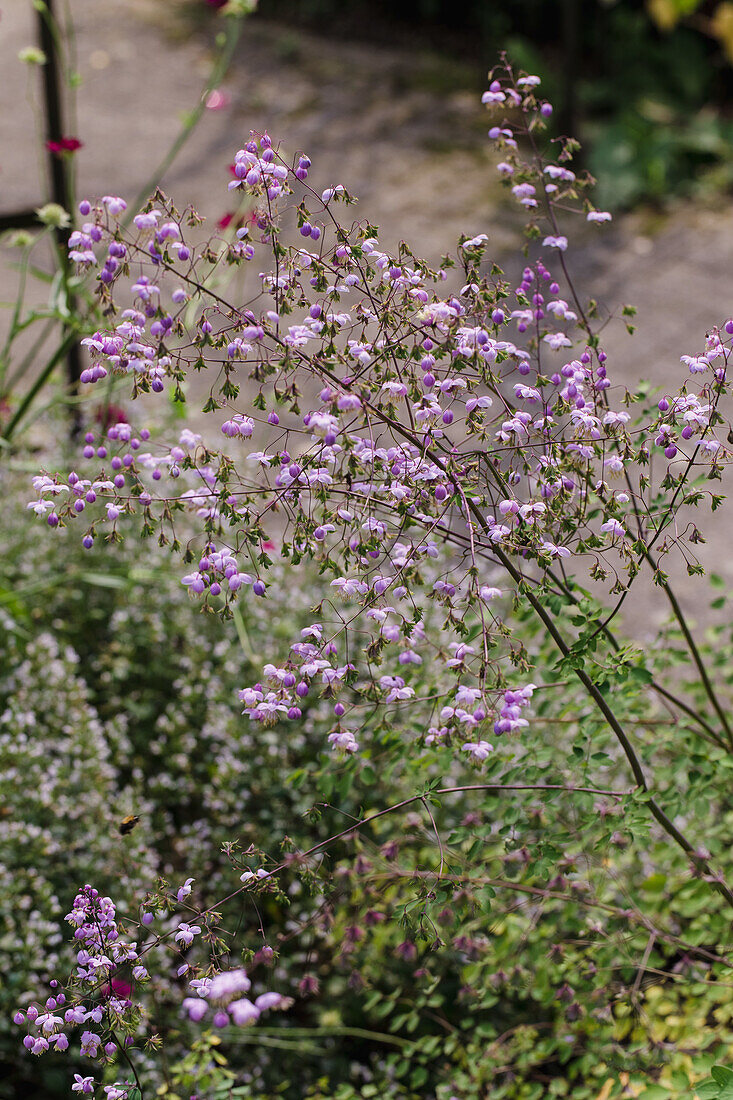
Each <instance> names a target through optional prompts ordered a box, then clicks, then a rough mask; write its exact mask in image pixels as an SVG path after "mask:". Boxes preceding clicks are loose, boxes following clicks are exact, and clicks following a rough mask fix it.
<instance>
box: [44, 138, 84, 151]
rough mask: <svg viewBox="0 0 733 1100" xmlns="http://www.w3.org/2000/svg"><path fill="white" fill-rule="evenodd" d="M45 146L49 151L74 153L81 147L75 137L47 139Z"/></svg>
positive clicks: (80, 143)
mask: <svg viewBox="0 0 733 1100" xmlns="http://www.w3.org/2000/svg"><path fill="white" fill-rule="evenodd" d="M46 148H47V149H48V151H49V152H50V153H56V155H57V156H58V155H59V154H60V153H75V152H76V150H77V149H81V148H82V142H81V141H79V139H78V138H75V137H62V138H61V140H60V141H47V142H46Z"/></svg>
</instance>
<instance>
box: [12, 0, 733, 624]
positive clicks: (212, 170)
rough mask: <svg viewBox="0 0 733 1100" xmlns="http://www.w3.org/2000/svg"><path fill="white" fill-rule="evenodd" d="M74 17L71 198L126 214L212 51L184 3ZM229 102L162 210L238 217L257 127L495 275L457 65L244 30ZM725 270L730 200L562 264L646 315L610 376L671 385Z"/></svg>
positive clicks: (499, 230) (480, 122)
mask: <svg viewBox="0 0 733 1100" xmlns="http://www.w3.org/2000/svg"><path fill="white" fill-rule="evenodd" d="M57 3H58V0H57ZM58 6H59V7H61V6H62V5H61V4H60V3H59V5H58ZM69 6H70V9H71V11H72V13H73V17H74V23H75V27H76V35H77V40H76V61H75V62H74V65H75V67H76V68H77V69H78V71H79V74H80V76H81V86H80V88H79V91H78V94H77V95H78V98H77V115H76V118H72V119H71V120H70V122H69V126H68V129H69V131H70V132H71V133H74V134H75V135H77V136H79V137H80V138H81V139H82V140H83V142H84V148H83V149H82V150H81V151H80V153H79V154H78V159H77V167H78V173H79V193H80V194H85V193H88V194H90V195H95V194H100V193H107V192H110V191H111V192H116V193H119V194H122V195H124V196H125V197H128V198H129V197H132V196H133V195H134V194H135V193H136V192H137V191H138V189H139V188H140V187H141V186H142V185H143V183H144V182H145V180H146V179H147V177H148V175H149V173H150V169H151V167H152V166H153V165H154V164H155V163H156V162H157V161H158V160H160V159H161V158H162V156H163V154H164V153H165V151H166V150H167V148H168V147H169V145H170V143H171V142H172V141H173V140H174V138H175V136H176V134H177V132H178V129H179V126H180V122H181V117H182V114H183V113H184V112H185V111H186V110H189V109H190V108H191V107H192V106H193V105H194V104H195V102H196V101H197V97H198V95H199V92H200V88H201V87H202V85H203V82H204V81H205V79H206V75H207V72H208V68H209V64H210V48H209V47H210V35H209V36H208V37H207V34H206V33H200V32H197V31H195V29H194V28H193V27H192V26H191V25H190V24H189V23H187V22H186V20H185V19H183V18H181V17H180V15H177V14H176V13H177V11H178V8H177V5H176V4H175V3H174V0H69ZM266 6H267V0H261V8H262V9H263V10H264V9H266ZM0 12H1V17H0V67H1V68H0V71H1V72H2V74H3V79H2V83H1V84H0V107H1V108H2V109H1V110H0V209H2V210H11V209H14V208H16V207H20V206H27V205H28V203H29V202H31V203H37V202H40V201H41V198H42V195H41V191H40V189H39V187H38V186H37V183H36V181H37V179H38V161H37V152H35V149H36V145H34V143H33V142H32V141H30V140H29V136H30V135H31V134H32V133H33V130H34V127H35V125H36V122H35V117H34V111H33V108H32V99H33V94H32V93H33V92H34V82H35V79H36V73H34V72H28V70H27V69H26V68H25V67H24V66H22V65H21V64H19V63H18V62H17V60H16V56H17V53H18V50H19V49H20V48H21V47H23V46H25V45H27V44H29V43H30V42H31V41H32V40H33V38H34V32H33V19H34V13H33V11H32V5H31V2H30V0H5V2H4V3H3V2H2V0H0ZM222 91H223V93H224V96H225V101H226V105H225V106H224V107H222V109H219V110H207V111H206V112H205V117H204V119H203V121H202V122H201V124H200V125H199V128H198V129H197V131H196V132H195V133H194V135H193V137H192V138H191V140H190V141H189V143H188V144H187V145H186V147H185V149H184V151H183V152H182V154H181V155H180V156H179V158H178V159H177V160H176V162H175V164H174V165H173V167H172V168H171V170H170V171H169V172H168V173H167V174H166V176H165V178H164V179H163V186H164V189H165V190H166V191H167V192H168V193H169V194H170V195H172V196H173V197H174V198H176V197H177V198H179V199H181V200H184V201H185V202H191V201H192V202H193V203H194V204H195V205H196V206H197V207H198V208H199V209H200V211H201V212H202V213H203V214H205V215H207V216H208V217H210V218H212V219H214V220H216V219H217V218H218V217H220V216H221V215H222V214H223V213H225V212H226V210H227V209H228V196H227V189H226V185H227V182H228V178H229V177H228V173H227V165H228V164H229V163H230V161H231V156H232V152H233V151H234V150H235V149H236V148H238V147H239V146H240V145H241V143H242V141H243V140H244V139H246V136H247V134H248V132H249V130H250V129H258V130H261V129H265V128H267V129H268V130H269V132H270V133H271V134H272V135H273V136H274V137H276V138H278V139H280V140H282V141H283V142H284V143H285V145H286V146H287V147H290V148H299V149H303V150H305V151H307V152H308V153H309V155H310V156H311V157H312V159H313V162H314V177H313V178H316V179H318V180H319V181H321V180H322V181H323V185H324V186H325V185H326V184H330V183H336V182H343V183H344V184H345V185H346V186H347V187H348V188H349V189H350V190H351V191H353V192H354V193H355V194H357V195H359V196H360V200H361V201H360V210H359V213H360V214H361V215H363V216H368V217H369V218H370V220H372V221H375V222H376V223H377V224H379V225H380V226H381V227H382V229H383V231H384V233H385V237H386V239H387V240H388V241H392V242H394V241H396V240H398V239H399V238H404V239H406V240H411V241H419V242H420V244H419V251H420V252H421V253H422V254H423V255H424V256H426V257H427V258H429V259H432V260H436V261H437V260H438V258H439V256H440V255H441V254H442V253H443V252H445V251H447V250H450V249H451V248H452V247H453V245H454V244H455V240H456V238H457V236H458V235H459V233H460V232H462V231H466V232H469V233H471V234H473V233H477V232H484V231H485V232H488V233H489V236H490V240H491V242H492V247H493V249H494V255H495V256H496V257H497V259H498V261H499V262H502V260H503V259H504V258H505V256H506V255H507V253H508V250H509V249H510V247H511V244H512V242H513V241H514V240H515V239H516V236H515V229H514V224H515V223H514V222H513V215H512V214H511V213H510V212H509V210H508V209H507V208H506V206H505V205H504V200H503V198H502V195H501V192H500V190H499V188H498V186H497V183H496V180H495V173H494V172H493V170H492V159H491V156H490V155H489V153H488V150H487V149H486V146H485V144H483V142H482V137H483V135H484V133H485V129H486V122H485V116H484V115H483V113H482V111H481V108H480V106H479V105H478V96H479V93H480V91H481V82H480V78H479V77H477V76H476V75H475V74H474V73H472V72H471V71H470V70H469V69H467V68H466V67H465V66H463V65H461V64H460V63H458V62H457V63H456V64H449V63H446V62H440V61H438V60H436V59H435V58H433V57H430V56H429V55H423V54H419V53H416V52H415V51H409V52H407V51H404V50H396V49H376V48H375V47H372V46H362V45H356V44H346V45H344V44H342V43H336V42H332V41H326V40H324V39H321V38H319V37H317V36H311V35H303V34H300V33H296V32H293V31H289V30H288V29H287V28H283V27H278V26H275V25H268V24H267V23H263V22H250V23H249V24H248V25H247V27H246V29H245V31H244V36H243V41H242V44H241V46H240V48H239V50H238V52H237V56H236V61H235V64H234V65H233V67H232V69H231V71H230V74H229V76H228V78H227V79H226V81H225V83H224V84H223V86H222ZM732 254H733V216H732V210H731V205H730V203H729V202H727V200H726V201H724V200H721V201H720V206H719V208H717V209H698V208H693V207H683V208H681V209H680V210H679V211H678V212H677V214H676V215H675V216H674V217H671V218H667V219H665V220H659V219H657V220H656V222H655V223H654V224H652V223H651V221H649V220H648V219H646V220H645V218H644V217H643V216H633V217H630V218H628V219H625V220H622V221H621V222H620V223H619V224H616V225H615V226H614V227H613V228H612V229H611V230H610V231H609V232H606V233H604V234H598V235H597V236H596V237H594V238H593V239H591V240H588V241H586V243H585V244H584V245H583V247H581V248H580V249H579V250H578V251H577V252H576V253H574V254H573V253H569V262H570V264H571V266H573V265H574V269H575V270H576V271H578V272H579V273H580V275H581V277H582V278H583V280H584V282H585V283H586V285H588V286H589V289H592V292H593V294H594V295H595V296H596V297H597V298H598V299H599V300H600V302H601V303H603V305H604V307H605V308H607V309H609V310H612V309H614V308H615V307H616V306H617V305H618V303H619V302H631V303H634V304H635V305H637V307H638V308H639V327H638V333H637V335H636V336H635V337H634V338H633V339H631V338H629V337H628V336H626V335H625V333H624V331H623V328H622V327H613V326H611V327H610V328H609V330H608V333H607V338H604V339H605V340H606V346H607V349H608V351H609V353H610V365H611V366H612V369H613V371H614V373H615V375H616V377H617V378H619V379H620V380H622V381H628V382H629V384H630V383H631V382H632V381H633V380H634V379H635V378H638V377H639V376H644V377H647V378H651V379H652V380H653V381H654V382H655V383H657V384H660V385H666V386H668V387H669V388H670V389H673V388H674V387H675V386H676V384H677V380H678V379H679V378H680V377H681V367H680V363H679V357H680V354H682V353H683V352H695V351H696V350H698V349H699V348H700V345H701V339H702V338H703V337H704V333H705V330H706V329H707V328H709V327H710V326H711V325H713V324H714V323H716V322H718V321H720V320H721V319H722V317H724V316H727V315H730V313H733V266H732V265H731V255H732ZM1 261H2V257H0V262H1ZM2 267H3V268H5V264H2ZM11 285H12V283H11V279H10V278H9V275H8V271H7V269H6V268H5V270H0V297H1V298H3V299H7V298H8V297H9V296H10V288H11ZM1 322H2V318H0V323H1ZM731 536H733V526H732V525H731V519H729V520H728V521H727V523H726V521H725V520H724V519H718V518H717V517H716V527H715V535H714V536H711V540H710V542H709V543H708V545H707V546H706V547H704V548H703V549H704V550H705V551H706V558H707V559H708V561H709V562H712V563H713V564H714V567H715V568H716V569H717V571H718V572H720V573H722V574H723V575H724V576H726V577H727V578H728V579H729V580H731V579H733V561H731V559H730V555H729V554H728V542H729V540H730V538H731ZM682 583H683V589H684V591H683V595H684V600H685V603H686V604H687V605H688V606H689V607H690V608H691V609H692V610H697V609H698V605H699V603H700V596H699V595H698V589H696V588H692V587H691V586H690V585H689V584H688V583H687V581H686V579H685V580H684V581H683V582H682ZM655 618H656V611H655V610H654V605H653V604H652V603H651V602H650V601H649V600H647V599H645V600H643V601H641V602H640V603H637V604H636V605H635V609H634V610H633V611H632V620H633V622H634V624H635V625H636V626H638V627H639V629H641V630H642V631H644V630H645V629H646V627H647V626H648V624H649V622H651V621H654V619H655Z"/></svg>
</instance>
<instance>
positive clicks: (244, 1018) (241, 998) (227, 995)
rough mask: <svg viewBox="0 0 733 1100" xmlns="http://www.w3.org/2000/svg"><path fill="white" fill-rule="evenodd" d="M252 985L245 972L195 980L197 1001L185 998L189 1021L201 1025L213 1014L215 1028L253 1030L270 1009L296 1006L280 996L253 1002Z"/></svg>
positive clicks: (265, 995) (264, 995)
mask: <svg viewBox="0 0 733 1100" xmlns="http://www.w3.org/2000/svg"><path fill="white" fill-rule="evenodd" d="M251 987H252V983H251V982H250V980H249V978H248V977H247V972H246V971H245V970H224V971H222V972H221V973H220V974H216V975H215V976H214V977H213V978H194V979H193V981H192V982H191V988H192V989H193V990H194V991H195V993H196V996H195V997H186V998H185V1000H184V1002H183V1008H184V1010H185V1011H186V1012H187V1014H188V1017H189V1019H190V1020H194V1021H195V1022H196V1023H198V1022H199V1021H200V1020H203V1019H204V1017H205V1016H206V1015H207V1014H208V1012H209V1009H211V1011H212V1022H213V1024H214V1027H226V1026H227V1025H228V1024H234V1025H235V1026H236V1027H250V1026H251V1025H252V1024H255V1023H256V1022H257V1020H258V1019H259V1018H260V1016H261V1015H262V1013H263V1012H267V1011H268V1010H270V1009H283V1010H284V1009H286V1008H289V1007H290V1005H291V1004H292V1003H293V1000H292V998H291V997H284V996H283V995H282V994H280V993H260V995H259V996H258V997H256V998H255V1000H254V1001H251V1000H250V999H249V998H248V997H246V996H245V994H246V993H249V991H250V989H251Z"/></svg>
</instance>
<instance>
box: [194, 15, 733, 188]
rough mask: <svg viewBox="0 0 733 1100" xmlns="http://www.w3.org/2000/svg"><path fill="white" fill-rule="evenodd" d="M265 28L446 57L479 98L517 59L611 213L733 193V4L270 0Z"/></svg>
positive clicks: (257, 16) (457, 75)
mask: <svg viewBox="0 0 733 1100" xmlns="http://www.w3.org/2000/svg"><path fill="white" fill-rule="evenodd" d="M205 2H206V0H205ZM209 6H210V7H215V6H219V5H218V4H215V3H212V4H210V5H209ZM199 8H200V5H199ZM255 18H264V19H268V20H277V21H281V22H283V23H287V24H288V26H290V27H295V28H298V27H300V28H307V29H308V30H311V31H315V32H317V33H318V34H326V35H330V36H335V37H337V38H342V39H348V40H354V39H363V40H367V41H370V42H373V43H375V44H377V45H378V44H386V43H389V44H391V45H395V44H397V45H403V46H408V47H409V48H410V49H414V50H415V51H423V52H427V53H435V54H437V55H439V56H443V57H444V58H445V59H446V60H449V61H450V62H451V63H452V72H453V76H454V78H455V79H457V80H458V81H460V82H463V83H465V85H466V86H468V87H472V88H474V87H478V86H479V85H481V83H482V81H483V80H484V79H485V74H486V70H487V69H488V68H490V67H491V66H492V65H493V64H494V63H495V62H496V59H497V55H498V53H499V52H500V51H501V50H506V51H507V52H508V53H509V55H510V56H511V57H512V59H513V61H514V63H515V64H516V65H517V66H519V67H524V68H527V69H529V70H531V71H532V72H537V73H539V74H540V75H541V76H542V77H543V80H544V85H545V89H546V93H547V94H548V96H549V98H550V99H551V100H552V101H553V102H554V103H555V105H556V108H557V111H556V120H557V130H558V132H562V133H566V134H572V135H575V136H579V137H580V139H581V141H582V142H583V144H584V147H585V157H586V165H587V167H588V168H589V169H590V171H591V172H592V173H593V175H595V176H596V177H597V178H598V179H599V181H600V193H599V202H601V203H602V204H603V205H608V206H610V207H612V208H615V209H621V208H628V207H631V206H634V205H636V204H638V203H652V204H663V203H665V202H666V201H667V200H668V199H670V198H674V197H679V196H685V197H703V198H709V197H711V196H714V195H718V194H720V193H721V192H726V191H728V190H729V189H730V188H731V187H732V186H733V152H732V150H733V111H732V107H733V3H731V2H729V0H722V2H721V0H646V2H642V0H503V2H501V3H497V2H493V0H492V2H486V0H465V2H464V3H461V4H455V3H453V2H451V0H399V2H396V3H395V2H392V0H346V2H344V0H260V4H259V8H258V13H257V14H256V15H255ZM456 59H460V62H461V69H462V71H461V72H458V73H457V72H456V67H455V61H456Z"/></svg>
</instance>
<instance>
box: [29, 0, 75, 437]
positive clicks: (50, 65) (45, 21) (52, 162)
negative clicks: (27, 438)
mask: <svg viewBox="0 0 733 1100" xmlns="http://www.w3.org/2000/svg"><path fill="white" fill-rule="evenodd" d="M53 3H54V0H45V9H46V10H45V11H43V10H38V38H39V45H40V47H41V49H42V50H43V52H44V54H45V56H46V63H45V65H44V66H43V100H44V107H45V116H46V140H47V141H49V142H59V141H61V139H62V137H63V136H64V130H63V100H62V94H61V76H60V72H59V57H58V50H57V47H56V38H55V35H54V33H53V21H54V12H53ZM48 168H49V179H50V184H51V199H52V201H53V202H55V203H58V204H59V206H62V207H63V208H64V210H68V212H69V213H70V214H71V213H72V210H71V206H72V203H73V195H72V194H71V182H70V179H69V171H68V165H67V162H66V158H65V157H64V156H63V155H61V154H59V153H54V152H53V150H52V149H49V150H48ZM54 233H55V237H56V243H57V247H58V251H59V263H61V264H62V265H63V267H64V271H65V274H66V277H67V279H68V278H69V276H70V275H71V274H72V267H71V264H70V263H69V260H68V245H69V236H70V233H71V231H70V230H69V229H61V228H59V229H56V230H55V231H54ZM67 304H68V307H69V310H70V312H71V313H73V312H74V308H75V305H76V303H75V300H74V298H73V296H72V295H68V298H67ZM81 372H82V359H81V348H80V347H79V343H78V342H77V341H74V343H73V344H72V345H71V347H70V349H69V352H68V355H67V357H66V373H67V377H68V380H69V385H70V387H71V389H72V392H74V391H75V390H77V389H78V385H79V378H80V377H81ZM73 419H74V430H75V431H77V430H78V429H79V426H80V425H79V423H78V418H77V417H76V416H74V418H73Z"/></svg>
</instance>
